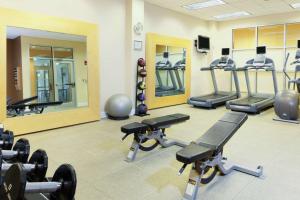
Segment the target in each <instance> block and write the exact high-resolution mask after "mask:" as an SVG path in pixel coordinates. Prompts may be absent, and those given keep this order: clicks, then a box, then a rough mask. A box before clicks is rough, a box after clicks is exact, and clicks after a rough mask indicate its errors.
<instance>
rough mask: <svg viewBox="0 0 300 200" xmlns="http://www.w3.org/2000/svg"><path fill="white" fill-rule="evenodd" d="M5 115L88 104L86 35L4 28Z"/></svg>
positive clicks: (51, 110)
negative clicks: (5, 49)
mask: <svg viewBox="0 0 300 200" xmlns="http://www.w3.org/2000/svg"><path fill="white" fill-rule="evenodd" d="M6 39H7V41H6V47H7V52H6V55H7V62H6V65H7V66H6V73H7V79H6V86H7V91H6V92H7V94H6V96H7V117H18V116H24V115H33V114H44V113H48V112H55V111H63V110H68V109H74V108H78V107H86V106H88V85H87V83H88V65H87V54H86V37H85V36H77V35H71V34H64V33H56V32H49V31H42V30H36V29H28V28H19V27H11V26H9V27H7V29H6Z"/></svg>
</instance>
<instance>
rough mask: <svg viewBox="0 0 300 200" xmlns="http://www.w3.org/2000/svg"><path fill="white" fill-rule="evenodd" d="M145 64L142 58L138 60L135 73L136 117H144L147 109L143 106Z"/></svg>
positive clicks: (144, 98) (144, 96) (144, 97)
mask: <svg viewBox="0 0 300 200" xmlns="http://www.w3.org/2000/svg"><path fill="white" fill-rule="evenodd" d="M146 76H147V71H146V62H145V60H144V59H143V58H140V59H138V62H137V73H136V82H137V85H136V91H135V94H136V98H135V115H136V116H140V117H143V116H146V115H149V114H147V111H148V107H147V105H146V104H145V100H146Z"/></svg>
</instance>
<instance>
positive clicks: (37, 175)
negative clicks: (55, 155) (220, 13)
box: [0, 149, 48, 183]
mask: <svg viewBox="0 0 300 200" xmlns="http://www.w3.org/2000/svg"><path fill="white" fill-rule="evenodd" d="M12 165H13V164H12V163H6V162H5V161H4V160H3V159H2V155H1V152H0V172H1V175H5V173H6V172H7V171H8V169H9V168H10V167H11V166H12ZM23 167H24V171H25V172H26V174H27V180H30V181H31V182H42V181H44V180H45V178H46V173H47V169H48V156H47V153H46V151H44V150H42V149H39V150H36V151H35V152H34V153H33V154H32V155H31V157H30V159H29V162H28V163H26V164H23ZM0 179H1V178H0ZM0 183H1V181H0Z"/></svg>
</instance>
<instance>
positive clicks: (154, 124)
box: [121, 114, 190, 162]
mask: <svg viewBox="0 0 300 200" xmlns="http://www.w3.org/2000/svg"><path fill="white" fill-rule="evenodd" d="M188 119H190V116H188V115H184V114H173V115H166V116H163V117H157V118H152V119H146V120H143V121H142V122H141V123H137V122H134V123H131V124H128V125H125V126H122V127H121V131H122V132H123V133H125V136H124V137H123V138H122V140H125V138H127V137H128V136H129V135H131V134H134V137H133V142H132V145H131V147H130V150H129V153H128V156H127V158H126V161H128V162H132V161H133V160H134V159H135V157H136V154H137V152H138V150H139V149H140V150H142V151H151V150H153V149H154V148H155V147H157V146H158V145H161V146H162V147H164V148H166V147H170V146H173V145H177V146H180V147H185V146H187V145H188V144H185V143H183V142H181V141H177V140H173V139H172V140H171V139H167V138H166V135H165V130H166V128H169V127H171V126H172V125H174V124H178V123H182V122H185V121H187V120H188ZM148 140H155V141H156V142H155V143H154V144H152V145H150V146H147V147H146V146H144V145H143V143H145V142H147V141H148Z"/></svg>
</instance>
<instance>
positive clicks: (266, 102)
mask: <svg viewBox="0 0 300 200" xmlns="http://www.w3.org/2000/svg"><path fill="white" fill-rule="evenodd" d="M256 54H257V55H256V58H254V59H251V60H249V61H247V63H246V65H245V66H244V67H243V68H240V69H237V70H238V71H244V72H245V78H246V84H247V91H248V96H247V97H245V98H240V99H237V100H233V101H228V102H227V103H226V108H227V109H231V110H232V111H237V112H246V113H252V114H259V113H260V112H261V111H263V110H265V109H267V108H270V107H272V106H273V104H274V101H275V96H276V94H277V92H278V86H277V78H276V71H275V64H274V61H273V60H272V59H270V58H267V57H266V47H265V46H261V47H257V48H256ZM249 70H256V72H258V70H264V71H267V72H272V77H273V85H274V94H264V93H257V92H256V93H252V92H251V88H250V82H249ZM256 81H257V80H256Z"/></svg>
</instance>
